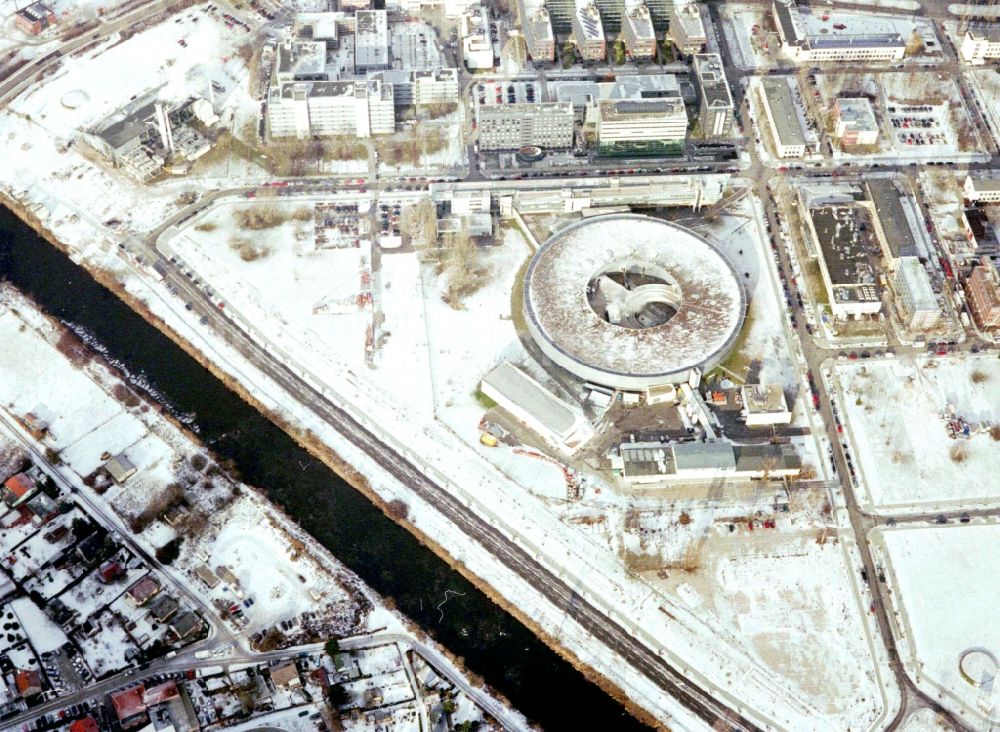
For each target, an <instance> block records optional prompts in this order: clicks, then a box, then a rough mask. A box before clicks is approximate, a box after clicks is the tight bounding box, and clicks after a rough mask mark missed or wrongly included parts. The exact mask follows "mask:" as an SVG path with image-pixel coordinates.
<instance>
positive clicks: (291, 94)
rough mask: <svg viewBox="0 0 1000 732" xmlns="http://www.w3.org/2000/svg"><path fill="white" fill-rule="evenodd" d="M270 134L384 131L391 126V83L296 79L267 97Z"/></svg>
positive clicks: (367, 133) (360, 134) (364, 134)
mask: <svg viewBox="0 0 1000 732" xmlns="http://www.w3.org/2000/svg"><path fill="white" fill-rule="evenodd" d="M267 115H268V125H269V127H270V130H271V136H272V137H299V138H305V137H309V136H314V135H316V136H323V135H354V136H356V137H370V136H371V135H387V134H391V133H392V132H393V131H394V130H395V119H396V118H395V109H394V101H393V94H392V84H386V83H383V82H382V81H381V80H379V79H377V78H370V79H368V80H367V81H316V82H296V83H292V84H283V85H281V86H278V87H273V88H272V89H271V91H270V95H269V98H268V108H267Z"/></svg>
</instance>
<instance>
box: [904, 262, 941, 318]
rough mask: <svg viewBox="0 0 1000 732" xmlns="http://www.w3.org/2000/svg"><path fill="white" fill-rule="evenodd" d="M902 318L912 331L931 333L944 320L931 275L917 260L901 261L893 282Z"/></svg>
mask: <svg viewBox="0 0 1000 732" xmlns="http://www.w3.org/2000/svg"><path fill="white" fill-rule="evenodd" d="M892 290H893V292H894V293H895V294H896V309H897V310H898V312H899V317H900V319H901V320H902V321H903V325H905V326H906V327H907V328H909V329H910V330H915V331H921V330H928V329H930V328H933V327H934V326H935V325H937V323H938V320H940V318H941V309H940V308H939V307H938V302H937V297H936V296H935V295H934V290H933V288H932V287H931V281H930V278H929V277H928V276H927V271H926V270H925V269H924V266H923V265H922V264H920V260H919V259H917V258H916V257H903V258H902V259H900V260H899V266H898V267H896V273H895V274H894V275H893V278H892Z"/></svg>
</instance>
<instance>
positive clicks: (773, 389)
mask: <svg viewBox="0 0 1000 732" xmlns="http://www.w3.org/2000/svg"><path fill="white" fill-rule="evenodd" d="M743 405H744V407H746V410H747V411H748V412H750V413H752V414H767V413H769V412H785V411H787V410H788V403H787V402H786V401H785V392H784V389H782V387H781V384H747V385H746V386H744V387H743Z"/></svg>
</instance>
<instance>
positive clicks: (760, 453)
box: [610, 442, 802, 485]
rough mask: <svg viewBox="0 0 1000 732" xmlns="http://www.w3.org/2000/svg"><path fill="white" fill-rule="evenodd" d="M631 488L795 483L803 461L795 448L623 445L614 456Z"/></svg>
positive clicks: (617, 469)
mask: <svg viewBox="0 0 1000 732" xmlns="http://www.w3.org/2000/svg"><path fill="white" fill-rule="evenodd" d="M610 461H611V470H612V473H614V474H615V475H617V476H619V477H620V478H621V480H622V482H624V483H626V484H627V485H642V484H662V483H680V482H696V483H697V482H703V481H717V480H720V479H721V480H727V479H728V480H734V481H735V480H743V481H747V480H767V479H776V478H789V479H791V478H796V477H798V475H799V474H800V473H801V472H802V459H801V458H800V457H799V456H798V454H797V453H796V452H795V449H794V448H793V447H792V446H791V445H770V444H766V445H733V444H731V443H729V442H673V443H669V444H663V443H660V442H623V443H621V444H620V445H619V446H618V450H617V454H612V455H611V456H610Z"/></svg>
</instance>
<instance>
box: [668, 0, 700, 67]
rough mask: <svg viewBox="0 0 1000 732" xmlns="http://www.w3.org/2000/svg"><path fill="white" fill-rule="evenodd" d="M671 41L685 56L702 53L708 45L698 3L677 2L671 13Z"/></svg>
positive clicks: (685, 0) (684, 0)
mask: <svg viewBox="0 0 1000 732" xmlns="http://www.w3.org/2000/svg"><path fill="white" fill-rule="evenodd" d="M669 34H670V40H671V41H672V42H673V44H674V45H675V46H677V50H678V51H680V52H681V53H683V54H684V55H685V56H690V55H691V54H692V53H700V52H701V51H702V50H703V49H704V48H705V44H706V43H708V34H707V33H706V32H705V20H704V18H702V17H701V8H700V7H699V5H698V3H696V2H689V1H688V0H677V2H676V3H675V4H674V7H673V10H671V11H670V30H669Z"/></svg>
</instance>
